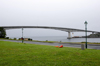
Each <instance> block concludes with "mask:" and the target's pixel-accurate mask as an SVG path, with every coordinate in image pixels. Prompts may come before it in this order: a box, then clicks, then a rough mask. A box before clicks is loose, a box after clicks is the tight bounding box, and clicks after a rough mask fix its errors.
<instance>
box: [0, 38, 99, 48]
mask: <svg viewBox="0 0 100 66" xmlns="http://www.w3.org/2000/svg"><path fill="white" fill-rule="evenodd" d="M0 40H1V41H11V42H21V41H17V40H4V39H0ZM24 43H30V44H40V45H52V46H60V45H63V46H64V47H76V48H81V44H67V43H66V44H65V43H64V44H63V43H45V42H33V41H24ZM87 47H88V48H89V49H100V45H97V44H88V45H87Z"/></svg>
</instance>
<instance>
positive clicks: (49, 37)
mask: <svg viewBox="0 0 100 66" xmlns="http://www.w3.org/2000/svg"><path fill="white" fill-rule="evenodd" d="M10 38H14V37H10ZM15 38H19V37H15ZM25 38H32V39H33V40H40V41H46V40H48V41H62V42H85V40H86V39H85V38H72V39H67V37H66V36H45V37H44V36H43V37H39V36H38V37H25ZM87 41H88V42H100V38H87Z"/></svg>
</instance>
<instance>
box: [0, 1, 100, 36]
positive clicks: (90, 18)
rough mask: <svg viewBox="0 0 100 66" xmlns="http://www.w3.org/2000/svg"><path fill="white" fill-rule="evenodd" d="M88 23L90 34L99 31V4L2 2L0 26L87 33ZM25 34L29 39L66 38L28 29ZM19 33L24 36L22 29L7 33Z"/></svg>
mask: <svg viewBox="0 0 100 66" xmlns="http://www.w3.org/2000/svg"><path fill="white" fill-rule="evenodd" d="M85 20H86V21H87V22H88V30H94V31H100V26H99V25H100V0H0V26H54V27H66V28H76V29H84V28H85V27H84V21H85ZM11 32H12V33H11ZM24 32H25V33H24V35H27V36H42V35H43V36H45V35H46V36H47V35H48V36H49V35H50V36H51V35H54V36H56V35H57V36H59V35H65V36H67V33H66V32H61V31H55V30H44V29H38V30H37V29H25V30H24ZM16 33H17V35H18V36H21V29H16V30H9V31H8V30H7V35H8V36H14V35H16ZM29 33H30V34H29ZM75 35H84V33H75Z"/></svg>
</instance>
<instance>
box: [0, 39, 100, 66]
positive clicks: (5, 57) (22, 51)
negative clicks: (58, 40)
mask: <svg viewBox="0 0 100 66" xmlns="http://www.w3.org/2000/svg"><path fill="white" fill-rule="evenodd" d="M99 65H100V50H95V49H86V50H81V49H80V48H70V47H63V48H56V47H54V46H47V45H36V44H24V43H23V44H22V43H16V42H8V41H0V66H99Z"/></svg>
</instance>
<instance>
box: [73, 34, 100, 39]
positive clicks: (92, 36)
mask: <svg viewBox="0 0 100 66" xmlns="http://www.w3.org/2000/svg"><path fill="white" fill-rule="evenodd" d="M85 37H86V36H74V37H73V38H85ZM87 38H100V33H96V34H90V35H88V36H87Z"/></svg>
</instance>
